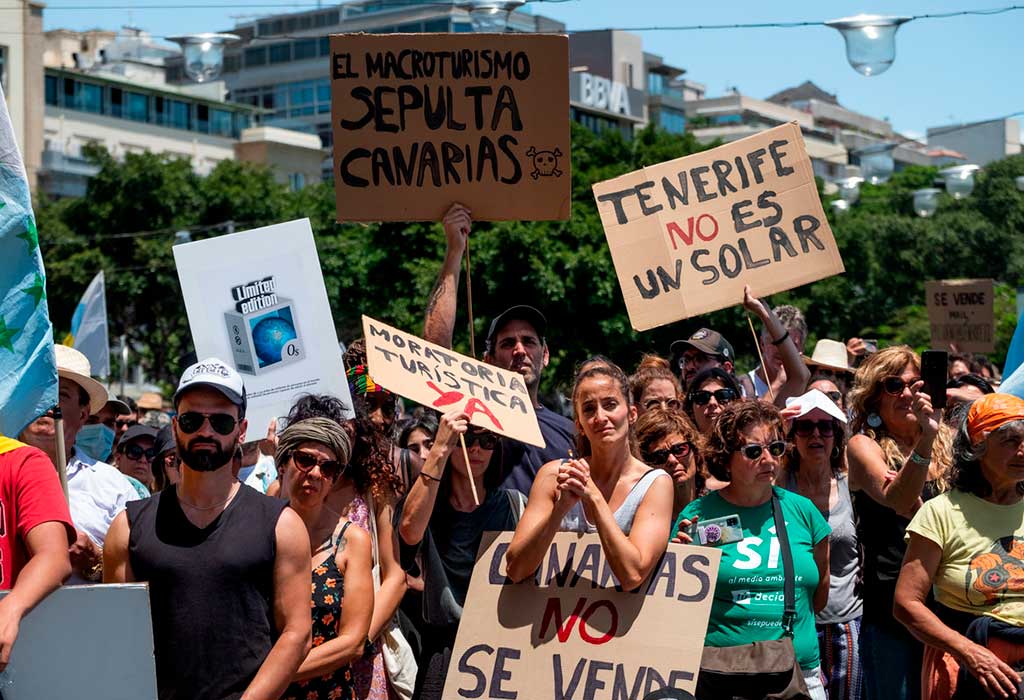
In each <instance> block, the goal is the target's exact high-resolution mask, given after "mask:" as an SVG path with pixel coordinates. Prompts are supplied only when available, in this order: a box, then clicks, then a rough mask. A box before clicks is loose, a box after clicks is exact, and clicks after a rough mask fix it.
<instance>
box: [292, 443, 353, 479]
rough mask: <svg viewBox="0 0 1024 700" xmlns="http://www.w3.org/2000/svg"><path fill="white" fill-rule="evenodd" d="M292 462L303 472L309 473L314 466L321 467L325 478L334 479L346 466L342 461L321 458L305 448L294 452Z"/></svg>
mask: <svg viewBox="0 0 1024 700" xmlns="http://www.w3.org/2000/svg"><path fill="white" fill-rule="evenodd" d="M292 464H294V465H295V468H296V469H298V470H299V471H300V472H302V473H303V474H308V473H309V472H311V471H313V467H320V473H321V474H322V475H323V477H324V478H325V479H328V480H330V481H333V480H334V479H335V478H336V477H337V476H338V475H339V474H341V473H342V472H343V471H344V470H345V467H344V465H342V464H341V463H340V462H338V461H337V460H334V459H325V460H320V458H319V457H317V456H316V455H315V454H313V453H312V452H306V451H305V450H295V451H294V452H292Z"/></svg>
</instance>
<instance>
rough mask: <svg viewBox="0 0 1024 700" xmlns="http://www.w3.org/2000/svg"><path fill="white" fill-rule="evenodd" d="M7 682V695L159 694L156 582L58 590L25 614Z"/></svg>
mask: <svg viewBox="0 0 1024 700" xmlns="http://www.w3.org/2000/svg"><path fill="white" fill-rule="evenodd" d="M9 593H10V591H3V592H2V593H0V597H3V596H6V595H8V594H9ZM100 631H101V636H99V637H98V636H97V632H100ZM0 688H2V693H0V694H2V696H3V698H4V700H38V699H39V698H103V700H156V697H157V694H156V662H155V660H154V658H153V618H152V616H151V615H150V609H149V586H147V585H146V584H142V583H130V584H121V585H107V586H63V587H61V588H58V589H57V590H55V591H54V592H53V593H51V594H50V595H48V596H47V597H46V598H45V599H44V600H43V601H42V602H41V603H40V604H39V605H37V606H36V607H35V608H34V609H33V610H32V611H31V612H30V613H29V614H28V615H26V616H25V618H24V619H23V620H22V622H21V628H20V630H19V631H18V641H17V643H16V644H15V645H14V649H13V650H12V651H11V659H10V665H9V666H8V667H7V670H6V671H5V672H4V673H3V674H2V675H0Z"/></svg>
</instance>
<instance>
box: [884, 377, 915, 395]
mask: <svg viewBox="0 0 1024 700" xmlns="http://www.w3.org/2000/svg"><path fill="white" fill-rule="evenodd" d="M919 381H921V378H920V377H913V378H912V379H911V380H910V381H909V382H905V381H903V379H902V378H901V377H886V378H885V379H883V380H882V388H883V389H885V393H887V394H889V395H890V396H899V395H900V394H902V393H903V391H904V390H905V389H908V388H910V386H911V385H912V384H914V383H916V382H919Z"/></svg>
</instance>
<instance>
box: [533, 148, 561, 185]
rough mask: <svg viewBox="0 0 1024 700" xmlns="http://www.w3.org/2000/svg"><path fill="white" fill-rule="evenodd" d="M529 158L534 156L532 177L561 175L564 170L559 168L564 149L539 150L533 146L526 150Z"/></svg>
mask: <svg viewBox="0 0 1024 700" xmlns="http://www.w3.org/2000/svg"><path fill="white" fill-rule="evenodd" d="M526 157H527V158H533V172H532V173H530V177H532V178H533V179H534V180H536V179H537V178H538V177H542V176H543V177H552V176H554V177H561V176H562V171H561V170H559V169H558V159H559V158H561V157H562V151H560V150H559V149H557V148H556V149H555V150H553V151H538V150H537V149H536V148H534V147H533V146H530V150H528V151H527V152H526Z"/></svg>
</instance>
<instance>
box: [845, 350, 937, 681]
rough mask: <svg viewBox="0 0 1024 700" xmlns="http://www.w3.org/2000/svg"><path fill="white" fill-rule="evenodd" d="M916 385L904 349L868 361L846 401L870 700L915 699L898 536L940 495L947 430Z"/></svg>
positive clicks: (915, 669)
mask: <svg viewBox="0 0 1024 700" xmlns="http://www.w3.org/2000/svg"><path fill="white" fill-rule="evenodd" d="M923 387H924V382H922V381H921V360H920V358H919V357H918V356H917V354H916V353H915V352H914V351H913V350H911V349H910V348H909V347H907V346H905V345H901V346H896V347H891V348H886V349H884V350H882V351H881V352H878V353H876V354H874V355H871V356H870V357H869V358H868V360H867V361H866V362H865V363H864V364H863V365H861V366H860V368H859V369H858V370H857V374H856V376H855V377H854V386H853V389H852V390H851V391H850V394H849V397H848V398H849V406H850V410H851V414H852V415H853V420H852V422H851V425H850V433H851V435H852V437H851V438H850V443H849V447H848V449H847V456H848V459H849V464H850V490H851V491H852V492H853V494H854V509H855V510H856V512H857V516H858V530H857V536H858V538H859V540H860V542H861V546H862V548H863V552H864V560H863V566H864V587H863V590H862V596H863V600H864V616H863V622H862V626H861V661H862V663H863V665H864V693H865V697H867V698H868V699H869V700H872V699H875V698H879V699H884V700H909V699H910V698H914V699H915V700H916V698H917V697H918V696H919V695H920V682H919V681H920V668H921V654H922V652H923V647H922V646H921V644H920V642H918V641H917V640H916V639H914V638H913V637H912V636H911V635H910V634H909V633H908V632H907V630H906V629H905V628H904V627H903V626H902V625H900V624H899V623H898V622H897V621H896V620H895V619H894V618H893V616H892V606H893V598H894V595H895V591H896V579H897V578H898V576H899V572H900V565H901V563H902V562H903V554H904V552H905V551H906V543H905V541H904V535H905V532H906V528H907V524H908V523H909V522H910V518H911V517H913V515H914V513H915V512H917V510H918V509H919V508H920V507H921V505H922V503H923V502H924V501H926V500H928V499H929V498H932V497H934V496H936V495H938V494H939V493H941V492H942V491H944V490H945V485H946V483H947V478H948V471H949V463H950V432H951V431H950V429H949V428H948V427H946V426H945V425H943V423H942V411H941V407H933V406H932V403H931V398H930V397H929V396H928V394H927V393H925V392H924V388H923Z"/></svg>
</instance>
